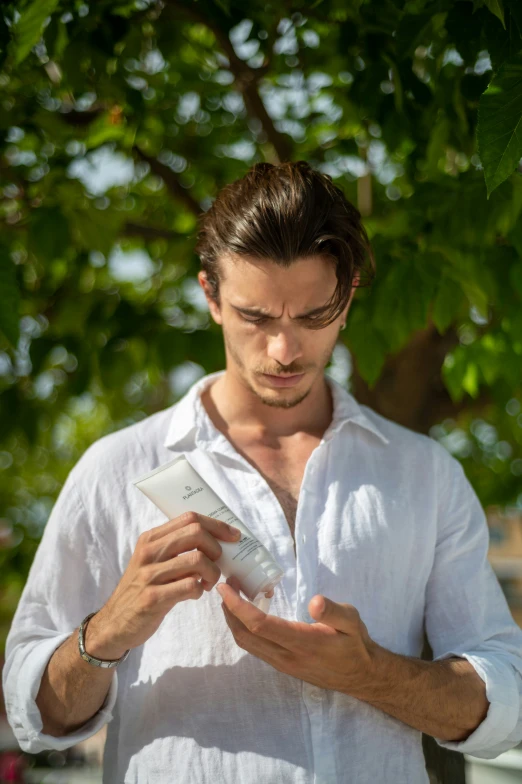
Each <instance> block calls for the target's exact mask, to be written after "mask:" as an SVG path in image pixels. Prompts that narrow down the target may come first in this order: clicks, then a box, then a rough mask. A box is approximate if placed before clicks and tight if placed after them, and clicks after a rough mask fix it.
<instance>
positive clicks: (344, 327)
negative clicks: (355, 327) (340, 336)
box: [339, 321, 346, 332]
mask: <svg viewBox="0 0 522 784" xmlns="http://www.w3.org/2000/svg"><path fill="white" fill-rule="evenodd" d="M343 329H346V321H345V322H344V324H343V325H342V327H341V329H340V330H339V331H340V332H342V331H343Z"/></svg>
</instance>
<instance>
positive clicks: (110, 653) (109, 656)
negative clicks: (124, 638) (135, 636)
mask: <svg viewBox="0 0 522 784" xmlns="http://www.w3.org/2000/svg"><path fill="white" fill-rule="evenodd" d="M83 642H84V646H85V652H86V653H88V654H89V656H93V657H94V658H95V659H103V660H104V661H115V660H116V659H121V657H122V656H123V655H124V653H125V651H126V649H124V648H123V647H122V646H121V645H119V644H118V642H117V641H116V640H115V639H114V635H113V634H111V630H110V625H109V624H107V623H105V622H104V619H103V616H101V615H100V613H99V612H98V613H96V615H93V617H92V618H91V619H90V620H89V621H88V623H87V627H86V628H85V629H84V634H83Z"/></svg>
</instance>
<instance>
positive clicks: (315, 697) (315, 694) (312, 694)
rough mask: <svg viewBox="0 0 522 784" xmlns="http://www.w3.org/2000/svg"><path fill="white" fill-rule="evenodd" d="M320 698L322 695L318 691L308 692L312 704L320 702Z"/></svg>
mask: <svg viewBox="0 0 522 784" xmlns="http://www.w3.org/2000/svg"><path fill="white" fill-rule="evenodd" d="M322 698H323V695H322V693H321V692H320V691H319V689H312V690H311V691H310V699H311V700H313V701H314V702H321V700H322Z"/></svg>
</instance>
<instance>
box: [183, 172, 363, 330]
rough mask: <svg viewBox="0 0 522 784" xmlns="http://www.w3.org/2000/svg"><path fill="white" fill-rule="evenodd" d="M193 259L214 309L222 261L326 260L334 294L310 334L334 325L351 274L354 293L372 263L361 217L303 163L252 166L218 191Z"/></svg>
mask: <svg viewBox="0 0 522 784" xmlns="http://www.w3.org/2000/svg"><path fill="white" fill-rule="evenodd" d="M195 251H196V253H197V255H198V256H199V258H200V261H201V268H202V270H204V271H205V272H206V276H207V280H208V282H209V284H210V289H211V296H212V299H214V301H215V302H216V304H217V305H218V307H221V302H220V296H219V284H220V281H223V280H224V275H223V271H222V269H220V266H219V259H220V257H222V256H223V255H228V254H237V255H239V256H250V257H254V258H256V259H269V260H270V261H271V262H273V263H275V264H277V265H279V266H280V267H284V268H288V267H289V266H290V265H291V264H292V262H294V261H296V260H297V259H298V258H303V257H308V256H314V255H321V256H326V257H329V258H331V259H332V261H333V262H334V263H335V267H336V276H337V286H336V288H335V291H334V293H333V295H332V297H331V299H330V300H329V301H328V303H327V304H326V305H325V306H324V308H323V310H322V311H321V312H320V313H319V315H318V316H316V317H313V318H311V319H310V322H311V323H310V328H311V329H321V328H322V327H325V326H328V325H329V324H331V323H332V322H333V321H335V319H336V318H338V316H339V315H340V314H341V313H342V311H343V309H344V308H345V306H346V304H347V302H348V299H349V296H350V293H351V290H352V288H353V287H354V276H355V275H356V274H358V275H359V281H358V283H357V287H358V288H359V287H361V286H364V285H368V284H369V283H371V282H372V280H373V279H374V277H375V257H374V254H373V250H372V247H371V245H370V241H369V239H368V236H367V234H366V231H365V228H364V226H363V225H362V222H361V213H360V212H359V210H358V209H357V208H356V207H355V206H354V205H353V204H351V202H349V201H348V199H347V198H346V197H345V195H344V194H343V192H342V191H341V189H340V188H338V187H337V186H336V185H334V184H333V181H332V178H331V177H330V176H329V175H328V174H322V173H321V172H319V171H316V170H314V169H313V168H312V167H311V166H310V165H309V164H308V163H307V162H306V161H290V162H284V163H280V164H272V163H256V164H254V165H253V166H252V167H251V168H250V169H249V170H248V171H247V173H246V174H245V175H244V176H243V177H241V178H240V179H238V180H235V181H234V182H232V183H230V184H228V185H225V186H224V187H223V188H222V189H221V190H220V191H219V193H218V195H217V197H216V199H215V200H214V202H213V203H212V205H211V206H210V208H209V209H208V210H207V211H206V212H205V213H202V215H200V216H199V218H198V234H197V241H196V246H195ZM367 259H369V262H370V264H369V268H368V269H366V268H365V262H366V260H367ZM366 272H367V277H366V279H365V278H364V275H365V273H366Z"/></svg>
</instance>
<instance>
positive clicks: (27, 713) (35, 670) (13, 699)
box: [4, 634, 118, 754]
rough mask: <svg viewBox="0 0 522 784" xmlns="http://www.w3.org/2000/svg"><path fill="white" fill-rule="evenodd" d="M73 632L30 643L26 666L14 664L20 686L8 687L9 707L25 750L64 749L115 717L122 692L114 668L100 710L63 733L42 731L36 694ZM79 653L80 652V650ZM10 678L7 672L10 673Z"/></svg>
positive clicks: (7, 701)
mask: <svg viewBox="0 0 522 784" xmlns="http://www.w3.org/2000/svg"><path fill="white" fill-rule="evenodd" d="M69 636H70V635H69V634H60V635H57V636H53V637H52V638H49V639H47V640H42V641H40V642H38V643H36V644H34V643H33V644H31V645H30V646H29V648H30V650H27V649H26V650H25V651H23V653H22V651H20V652H19V653H20V654H21V655H23V666H22V667H17V666H16V664H17V663H16V662H15V665H14V669H15V671H17V672H18V673H19V675H18V677H17V680H16V690H15V691H13V689H9V690H7V691H5V687H4V691H5V694H6V710H7V713H8V717H9V723H10V725H11V728H12V730H13V732H14V734H15V737H16V740H17V741H18V744H19V745H20V748H21V749H22V750H23V751H26V752H28V753H30V754H37V753H38V752H40V751H46V750H49V749H56V750H57V751H63V750H64V749H68V748H70V747H71V746H73V745H75V744H76V743H78V742H79V741H82V740H86V739H87V738H90V737H91V736H92V735H94V734H95V733H96V732H98V731H99V730H101V728H102V727H103V726H104V725H105V724H107V723H108V722H109V721H111V720H112V709H113V708H114V705H115V703H116V696H117V693H118V676H117V673H116V672H114V675H113V679H112V681H111V684H110V687H109V691H108V693H107V696H106V698H105V701H104V703H103V705H102V706H101V707H100V709H99V711H98V712H97V713H96V714H95V715H94V716H92V718H90V719H89V720H88V721H87V722H86V723H85V724H83V725H82V726H81V727H79V728H78V729H77V730H76V731H75V732H70V733H68V734H66V735H63V736H61V737H55V736H54V735H48V734H46V733H44V732H42V728H43V722H42V717H41V714H40V711H39V709H38V706H37V704H36V697H37V695H38V691H39V689H40V683H41V680H42V676H43V674H44V671H45V668H46V667H47V664H48V662H49V660H50V658H51V656H52V655H53V653H54V652H55V650H56V649H57V648H59V647H60V645H61V644H62V643H63V642H65V640H67V639H68V637H69ZM78 655H79V654H78ZM6 680H7V676H6Z"/></svg>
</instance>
